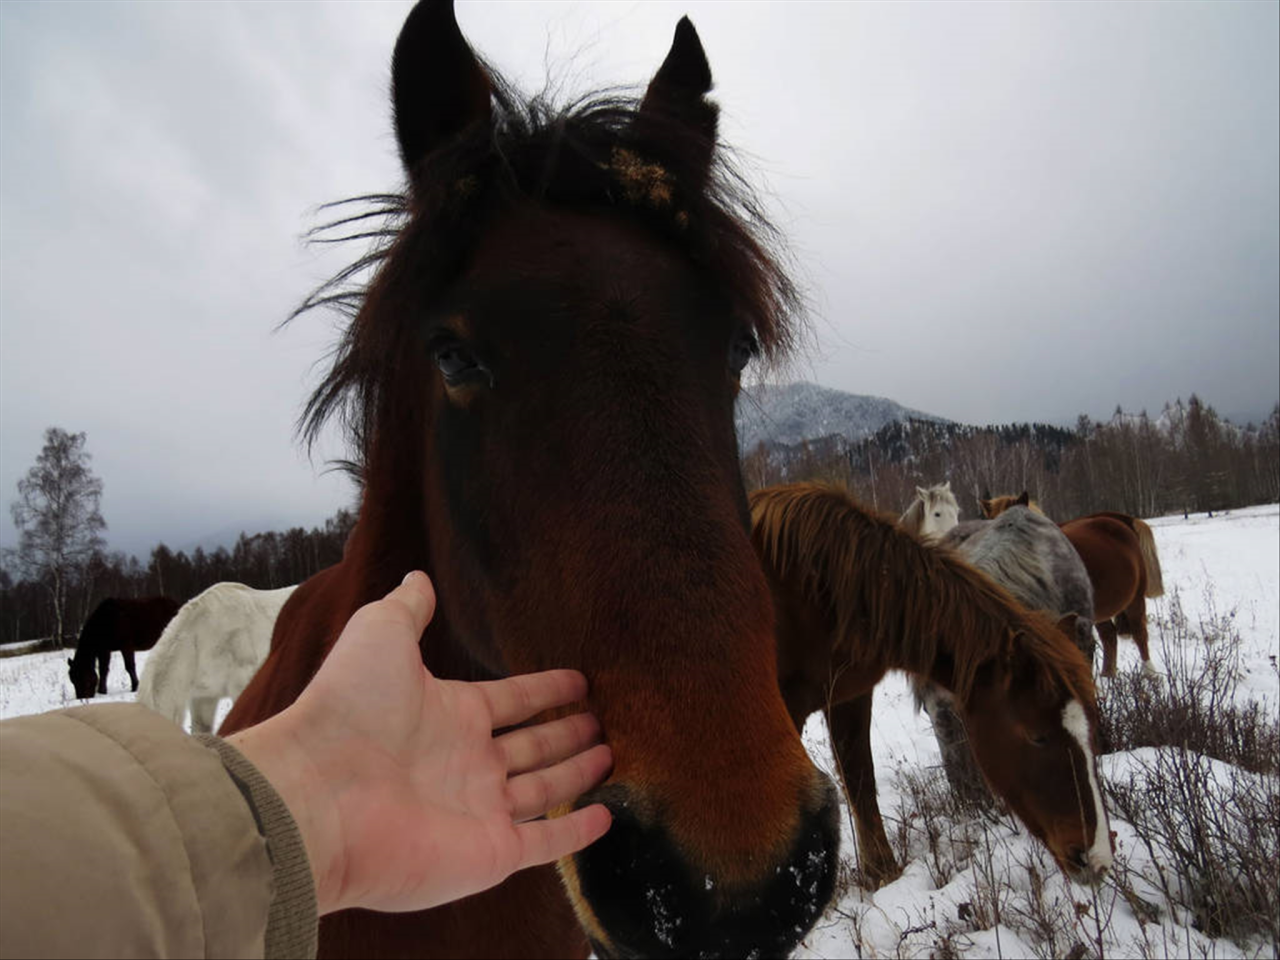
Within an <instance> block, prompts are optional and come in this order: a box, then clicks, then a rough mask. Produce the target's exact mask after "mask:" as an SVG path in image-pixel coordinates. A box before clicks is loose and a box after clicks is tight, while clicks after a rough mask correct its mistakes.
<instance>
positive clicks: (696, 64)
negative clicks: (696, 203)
mask: <svg viewBox="0 0 1280 960" xmlns="http://www.w3.org/2000/svg"><path fill="white" fill-rule="evenodd" d="M710 90H711V65H710V64H708V63H707V54H706V52H705V51H704V50H703V49H702V41H701V40H699V39H698V31H697V30H695V29H694V28H693V24H692V23H691V22H690V21H689V18H688V17H681V18H680V22H679V23H677V24H676V35H675V38H674V39H673V40H672V41H671V50H670V51H669V52H668V53H667V58H666V59H665V60H663V61H662V66H661V67H659V68H658V72H657V73H656V74H654V77H653V80H651V81H650V82H649V89H648V90H646V91H645V95H644V100H643V101H642V102H641V103H640V112H639V114H638V115H637V116H636V128H635V132H636V135H637V137H638V138H639V140H640V141H641V142H642V143H644V144H646V146H651V147H652V148H653V149H654V150H655V152H659V153H660V152H661V151H662V148H663V146H664V143H665V142H666V141H667V140H668V139H669V138H667V137H664V136H663V135H662V131H663V129H664V128H669V127H670V125H671V124H672V123H673V122H675V123H677V124H680V125H681V126H684V127H687V128H688V129H689V130H691V131H692V132H693V134H694V138H693V143H694V144H695V145H696V146H695V148H694V151H695V152H694V153H693V155H691V156H690V155H687V154H686V156H685V157H683V158H682V159H684V161H685V170H686V171H687V172H691V173H693V174H694V175H695V176H697V177H698V179H699V182H698V183H697V184H696V186H698V187H699V188H701V186H702V183H703V182H705V180H706V177H707V174H708V173H709V172H710V171H711V157H712V154H713V153H714V152H715V146H716V121H717V118H718V117H719V115H720V108H719V107H717V106H716V105H715V104H714V103H712V102H711V101H710V100H707V99H706V96H705V94H706V93H708V92H709V91H710ZM690 168H692V169H690Z"/></svg>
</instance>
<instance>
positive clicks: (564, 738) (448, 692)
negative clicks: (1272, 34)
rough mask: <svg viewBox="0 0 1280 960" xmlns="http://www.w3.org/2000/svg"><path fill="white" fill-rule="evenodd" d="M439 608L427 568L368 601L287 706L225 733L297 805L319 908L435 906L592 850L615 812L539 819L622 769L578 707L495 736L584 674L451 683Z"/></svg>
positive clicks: (579, 692) (567, 691)
mask: <svg viewBox="0 0 1280 960" xmlns="http://www.w3.org/2000/svg"><path fill="white" fill-rule="evenodd" d="M434 611H435V592H434V590H433V589H432V586H431V581H430V580H429V579H428V578H427V577H426V575H425V574H423V573H420V572H415V573H411V574H410V575H409V576H408V577H406V578H405V581H404V583H402V584H401V585H400V586H399V587H397V588H396V589H395V590H393V591H392V592H391V593H389V594H388V595H387V596H386V597H385V598H384V599H382V600H379V601H377V602H375V603H371V604H368V605H366V606H364V607H361V608H360V609H359V610H358V611H356V613H355V615H354V616H353V617H352V618H351V620H350V621H349V622H348V623H347V626H346V628H345V629H344V630H343V632H342V635H341V636H340V637H339V638H338V640H337V643H336V644H335V645H334V647H333V650H332V651H330V653H329V656H328V658H327V659H326V660H325V661H324V664H323V665H322V666H321V667H320V670H319V671H318V672H317V673H316V675H315V677H314V678H313V679H312V681H311V683H310V684H308V685H307V688H306V689H305V690H303V692H302V694H301V695H300V696H299V697H298V699H297V701H296V702H295V703H294V704H293V705H292V706H290V707H289V708H288V709H286V710H284V711H283V712H281V713H279V714H277V715H276V716H274V717H271V718H269V719H267V720H265V721H263V722H262V723H260V724H257V725H255V726H253V727H249V728H248V729H245V730H242V731H240V732H239V733H236V734H232V735H231V736H230V737H228V738H227V739H228V740H229V741H230V742H231V743H232V744H234V745H235V746H236V747H237V748H238V749H239V750H240V751H241V752H242V753H243V754H244V755H245V756H246V757H247V758H248V759H249V760H250V761H251V762H252V763H253V764H254V765H255V766H256V767H257V768H258V769H259V770H260V771H261V772H262V773H263V775H264V776H266V778H267V779H268V780H269V781H270V782H271V784H272V786H273V787H275V789H276V791H277V792H278V793H279V794H280V795H281V797H282V798H283V799H284V801H285V804H286V805H287V806H288V807H289V810H290V812H291V813H292V814H293V816H294V819H295V820H296V821H297V823H298V828H299V830H300V831H301V832H302V837H303V842H304V843H305V844H306V848H307V855H308V857H309V858H310V860H311V869H312V873H313V875H314V876H315V879H316V895H317V899H318V901H319V910H320V912H321V913H328V912H330V911H333V910H339V909H343V908H346V907H366V908H369V909H372V910H384V911H402V910H422V909H426V908H428V907H434V906H439V905H440V904H442V903H447V902H449V901H450V900H456V899H458V898H459V897H464V896H468V895H470V894H472V893H478V892H479V891H481V890H485V889H487V888H489V887H491V886H493V885H494V884H497V883H499V882H501V881H502V880H504V879H506V877H508V876H509V875H510V874H512V873H514V872H515V871H516V870H520V869H522V868H524V867H529V866H533V865H535V864H540V863H548V862H551V861H553V860H557V859H559V858H560V857H563V856H568V855H569V854H571V853H574V852H575V851H577V850H581V849H582V848H583V847H585V846H587V845H588V844H590V843H591V842H593V841H595V840H597V839H598V838H599V837H601V836H602V835H603V834H604V833H605V831H606V830H608V829H609V825H610V823H611V822H612V820H611V817H610V814H609V812H608V810H607V809H606V808H605V807H604V806H603V805H601V804H592V805H591V806H589V807H584V808H583V809H581V810H576V811H573V812H572V813H569V814H567V815H565V816H562V817H558V818H555V819H549V820H536V819H534V818H536V817H539V816H541V815H542V814H544V813H546V812H547V811H548V810H551V809H553V808H555V807H557V806H559V805H561V804H565V803H567V802H569V801H571V800H573V798H575V797H577V796H578V795H580V794H581V793H583V792H585V791H586V790H588V789H590V788H591V787H593V786H595V785H596V784H597V783H599V782H600V781H601V780H602V779H603V778H604V777H605V775H606V774H607V773H608V771H609V768H610V766H611V765H612V757H611V755H610V753H609V748H608V747H607V746H604V745H603V744H598V745H595V746H592V744H596V742H597V741H598V740H599V737H600V728H599V724H598V723H597V722H596V720H595V718H594V717H592V716H591V715H590V714H587V713H578V714H574V715H572V716H568V717H563V718H561V719H559V720H554V721H551V722H548V723H542V724H537V725H535V726H531V727H524V728H521V729H518V730H513V731H510V732H508V733H504V734H502V735H501V736H499V737H494V736H493V730H494V729H495V728H501V727H509V726H511V725H513V724H516V723H520V722H522V721H525V720H527V719H529V718H530V717H532V716H534V715H535V714H537V713H540V712H541V711H543V710H546V709H549V708H551V707H557V706H563V705H565V704H569V703H572V702H574V701H576V700H581V699H583V698H584V697H585V696H586V693H587V683H586V678H585V677H583V676H582V674H580V673H578V672H577V671H575V670H549V671H546V672H544V673H535V674H527V675H524V676H515V677H508V678H506V679H504V680H496V681H492V682H487V683H465V682H462V681H456V680H438V679H436V678H435V677H433V676H432V675H431V674H430V672H429V671H428V670H427V669H426V668H425V667H424V666H423V665H422V658H421V654H420V653H419V650H418V639H419V638H420V637H421V635H422V631H423V629H424V628H425V627H426V625H427V623H428V622H429V621H430V620H431V616H432V614H433V613H434Z"/></svg>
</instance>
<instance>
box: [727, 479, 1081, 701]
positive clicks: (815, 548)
mask: <svg viewBox="0 0 1280 960" xmlns="http://www.w3.org/2000/svg"><path fill="white" fill-rule="evenodd" d="M750 501H751V515H752V527H753V533H752V536H753V538H754V540H755V543H756V546H757V549H758V550H759V551H760V552H761V556H762V557H763V558H764V559H765V560H766V562H767V563H768V564H769V565H771V566H772V567H773V568H774V569H775V570H776V571H777V573H778V575H779V576H780V577H782V578H786V579H792V580H794V578H797V577H798V578H800V582H801V583H802V589H803V590H804V592H805V594H806V596H807V598H808V599H809V600H810V601H812V602H814V603H816V604H818V605H819V608H820V609H824V610H826V611H827V612H828V613H829V615H830V616H831V617H832V619H833V620H834V622H835V623H836V628H837V633H836V636H835V640H834V642H836V643H838V644H845V645H847V644H852V648H851V651H850V652H851V653H853V654H854V655H855V656H857V657H860V658H865V659H866V660H867V661H869V662H870V661H880V662H887V661H890V660H894V659H899V658H905V659H906V660H907V661H908V662H909V663H910V664H912V666H910V667H908V668H907V669H912V670H913V671H915V672H918V673H922V674H927V673H928V670H929V668H930V667H931V666H932V664H933V663H934V662H935V661H936V660H937V658H938V656H939V654H940V653H942V652H946V653H948V654H949V655H950V656H951V658H952V661H953V671H954V677H953V691H952V692H953V693H954V694H955V696H956V697H957V699H959V700H960V701H961V702H966V701H967V700H968V699H969V696H970V693H971V692H972V689H973V684H974V682H975V680H976V677H977V674H978V671H979V670H980V669H981V668H982V667H983V666H984V665H986V664H990V663H992V661H993V660H996V659H999V660H1000V661H1006V660H1007V659H1008V658H1009V657H1010V655H1011V654H1012V653H1014V651H1015V648H1016V647H1020V648H1021V649H1022V650H1024V651H1025V652H1026V653H1027V654H1028V655H1029V663H1030V664H1031V665H1032V667H1033V671H1034V673H1033V682H1034V683H1035V685H1036V689H1037V691H1038V692H1039V693H1041V694H1043V695H1044V696H1046V697H1049V696H1053V695H1055V694H1057V695H1068V696H1072V697H1075V698H1077V699H1080V700H1081V701H1082V702H1083V703H1085V704H1087V705H1092V704H1094V703H1095V702H1096V700H1095V694H1094V690H1093V680H1092V677H1091V675H1090V673H1089V667H1088V664H1087V663H1086V661H1085V660H1084V657H1083V656H1082V655H1081V654H1080V652H1079V650H1077V649H1076V648H1075V647H1074V645H1072V644H1071V642H1070V641H1069V640H1068V639H1067V638H1066V637H1065V636H1063V635H1062V633H1061V631H1059V630H1058V629H1057V625H1056V623H1055V622H1054V621H1053V620H1052V619H1051V618H1049V617H1048V616H1045V615H1043V614H1040V613H1036V612H1033V611H1028V610H1026V609H1025V608H1023V607H1022V606H1021V605H1020V604H1019V603H1018V602H1017V601H1016V600H1015V599H1014V598H1013V596H1012V595H1011V594H1009V593H1008V591H1006V590H1005V589H1003V588H1002V587H1001V586H999V585H998V584H996V583H995V582H994V581H992V580H991V579H990V578H989V577H987V576H986V575H985V574H983V573H982V572H981V571H979V570H977V569H975V568H974V567H972V566H970V564H969V563H968V562H966V561H965V559H964V558H963V557H961V556H960V555H959V554H957V553H955V552H954V551H953V550H952V549H950V548H947V547H926V546H924V545H923V544H922V543H921V542H920V541H919V540H918V539H917V538H916V537H915V536H914V535H910V534H907V533H904V531H903V530H902V529H901V528H899V527H896V526H895V524H894V523H893V521H892V519H891V518H889V517H885V516H876V515H875V514H873V513H872V512H870V511H869V510H867V509H866V508H864V507H862V506H860V505H859V504H858V503H857V502H856V501H855V500H854V499H853V498H852V497H851V496H850V495H849V494H848V493H847V492H846V491H844V490H842V489H839V488H837V487H831V486H826V485H823V484H810V483H802V484H792V485H788V486H782V487H772V488H767V489H764V490H757V491H755V492H754V493H752V494H751V496H750ZM855 629H856V630H857V636H856V637H853V638H851V637H850V633H851V631H853V630H855Z"/></svg>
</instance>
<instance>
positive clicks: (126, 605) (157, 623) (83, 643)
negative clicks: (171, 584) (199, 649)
mask: <svg viewBox="0 0 1280 960" xmlns="http://www.w3.org/2000/svg"><path fill="white" fill-rule="evenodd" d="M177 612H178V601H177V600H173V599H170V598H169V597H144V598H142V599H139V600H134V599H130V598H128V597H107V599H105V600H103V601H102V602H101V603H100V604H98V606H97V607H96V608H94V611H93V613H91V614H89V619H87V620H86V621H85V622H84V626H83V627H81V628H80V639H79V640H78V641H76V652H75V655H74V656H72V657H71V658H69V659H68V660H67V668H68V671H67V672H68V675H69V676H70V679H71V685H72V686H73V687H74V688H75V691H76V696H77V697H79V698H80V699H81V700H89V699H92V698H93V697H94V695H95V694H98V693H106V692H107V670H108V669H110V667H111V652H112V651H113V650H119V651H120V657H121V659H123V660H124V668H125V670H126V671H128V673H129V679H130V681H132V683H133V687H132V689H133V690H135V691H136V690H137V689H138V671H137V669H136V668H135V667H134V664H133V655H134V653H135V652H137V651H138V650H150V649H151V648H152V647H153V646H155V644H156V641H157V640H159V639H160V633H161V631H163V630H164V627H165V624H166V623H168V622H169V620H170V619H171V618H172V617H173V615H174V614H175V613H177ZM95 660H96V661H97V663H98V669H97V670H96V671H95V670H94V669H93V664H94V661H95Z"/></svg>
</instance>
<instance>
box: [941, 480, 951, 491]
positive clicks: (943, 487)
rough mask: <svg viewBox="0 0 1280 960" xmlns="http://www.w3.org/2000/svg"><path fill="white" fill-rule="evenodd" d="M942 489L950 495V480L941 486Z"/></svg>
mask: <svg viewBox="0 0 1280 960" xmlns="http://www.w3.org/2000/svg"><path fill="white" fill-rule="evenodd" d="M942 489H943V490H945V491H947V493H950V492H951V481H950V480H948V481H946V482H945V483H944V484H943V485H942Z"/></svg>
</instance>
